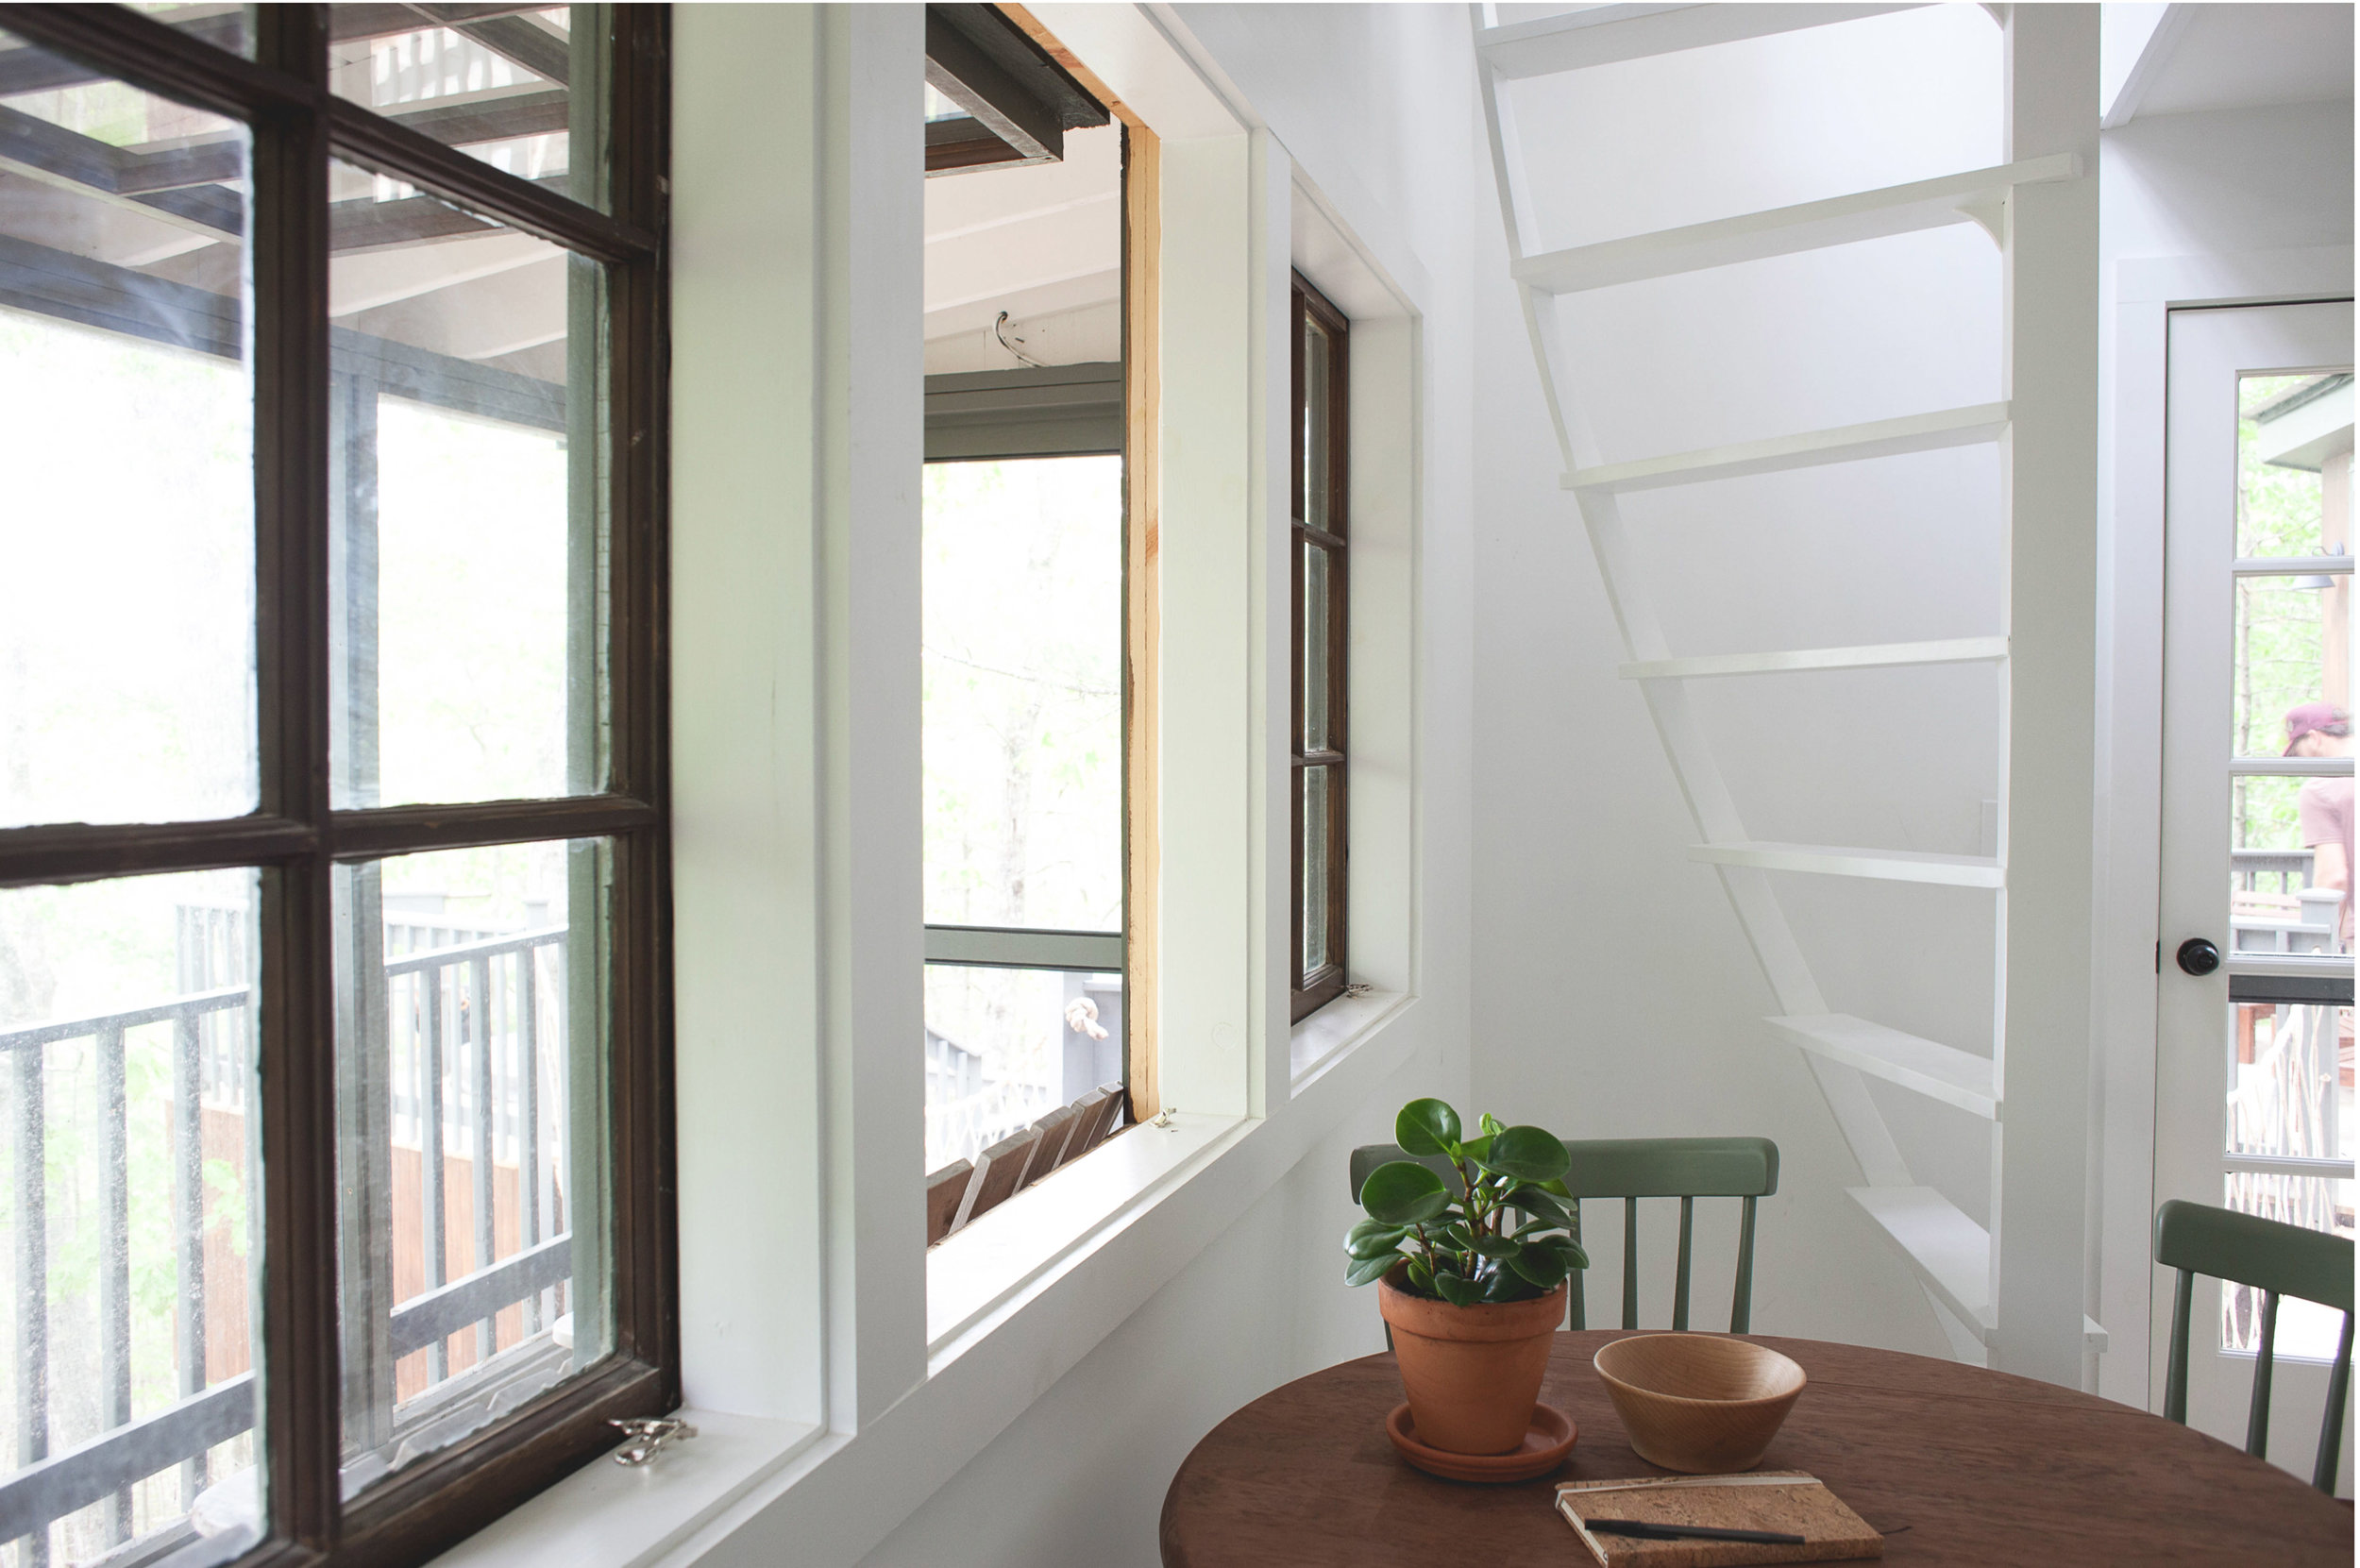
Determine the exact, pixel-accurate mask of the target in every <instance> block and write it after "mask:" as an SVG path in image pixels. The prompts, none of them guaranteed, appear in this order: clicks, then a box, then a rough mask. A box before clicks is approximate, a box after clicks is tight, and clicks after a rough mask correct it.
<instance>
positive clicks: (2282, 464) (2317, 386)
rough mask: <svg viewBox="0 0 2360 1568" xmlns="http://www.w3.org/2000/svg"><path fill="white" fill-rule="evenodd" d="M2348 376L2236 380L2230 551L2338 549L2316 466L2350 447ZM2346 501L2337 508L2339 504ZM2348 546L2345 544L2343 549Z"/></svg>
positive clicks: (2342, 536) (2263, 553)
mask: <svg viewBox="0 0 2360 1568" xmlns="http://www.w3.org/2000/svg"><path fill="white" fill-rule="evenodd" d="M2237 405H2238V406H2237V553H2238V554H2239V555H2240V556H2244V557H2249V558H2252V557H2269V556H2281V555H2329V554H2335V555H2340V554H2343V553H2345V551H2344V550H2339V549H2336V548H2335V546H2336V545H2337V544H2346V543H2347V541H2348V540H2349V538H2350V535H2349V534H2348V533H2346V532H2345V531H2344V530H2343V528H2342V527H2340V526H2336V525H2338V524H2340V523H2341V522H2342V519H2341V518H2337V519H2333V520H2331V519H2330V518H2329V517H2328V516H2327V500H2328V497H2327V493H2326V481H2325V478H2324V472H2323V470H2324V469H2325V468H2326V466H2327V464H2328V463H2329V461H2330V459H2331V458H2333V457H2334V456H2335V453H2336V452H2338V451H2342V452H2350V451H2351V450H2352V377H2351V375H2350V374H2349V373H2343V374H2337V375H2332V376H2248V377H2245V378H2244V379H2242V380H2240V381H2239V382H2238V385H2237ZM2349 505H2350V502H2349V500H2348V499H2347V500H2346V501H2345V502H2344V504H2343V506H2341V507H2338V508H2337V509H2336V510H2338V511H2343V510H2346V509H2347V508H2348V507H2349ZM2347 548H2349V546H2348V544H2347Z"/></svg>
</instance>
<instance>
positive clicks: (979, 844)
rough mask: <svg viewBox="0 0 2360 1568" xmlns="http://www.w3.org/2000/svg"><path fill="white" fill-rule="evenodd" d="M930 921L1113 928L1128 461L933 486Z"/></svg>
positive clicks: (928, 500)
mask: <svg viewBox="0 0 2360 1568" xmlns="http://www.w3.org/2000/svg"><path fill="white" fill-rule="evenodd" d="M924 529H925V536H924V550H925V566H924V574H925V577H924V598H925V611H924V623H923V632H922V634H923V638H924V671H925V697H924V704H925V705H924V719H923V724H924V729H923V734H924V746H925V769H926V771H925V785H926V818H925V821H926V826H925V834H926V850H925V855H926V919H928V920H931V921H935V922H937V923H941V924H950V925H1000V926H1034V927H1047V928H1053V929H1060V930H1068V931H1119V930H1121V925H1122V460H1121V458H1119V457H1067V458H1024V459H1010V460H1006V461H1002V462H990V463H936V464H928V465H927V467H926V477H925V521H924Z"/></svg>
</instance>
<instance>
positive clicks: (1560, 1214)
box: [1507, 1185, 1574, 1225]
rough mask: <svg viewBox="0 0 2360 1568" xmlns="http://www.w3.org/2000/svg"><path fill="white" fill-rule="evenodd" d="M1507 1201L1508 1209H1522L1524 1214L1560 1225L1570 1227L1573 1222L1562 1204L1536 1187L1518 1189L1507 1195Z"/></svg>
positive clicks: (1527, 1186) (1572, 1218) (1570, 1214)
mask: <svg viewBox="0 0 2360 1568" xmlns="http://www.w3.org/2000/svg"><path fill="white" fill-rule="evenodd" d="M1507 1201H1508V1206H1509V1207H1510V1208H1520V1209H1523V1210H1524V1211H1525V1212H1526V1214H1530V1215H1534V1216H1537V1217H1539V1218H1542V1219H1545V1220H1550V1221H1554V1222H1556V1223H1558V1224H1560V1225H1571V1224H1572V1223H1573V1222H1574V1217H1573V1214H1572V1213H1571V1212H1570V1211H1569V1210H1568V1209H1567V1208H1566V1207H1565V1206H1564V1205H1563V1204H1560V1203H1559V1202H1558V1201H1557V1200H1556V1199H1555V1198H1553V1197H1551V1196H1549V1194H1548V1193H1546V1192H1544V1191H1542V1189H1540V1188H1537V1187H1533V1186H1530V1185H1526V1186H1524V1187H1520V1188H1518V1189H1516V1190H1514V1191H1513V1192H1510V1193H1509V1195H1508V1200H1507Z"/></svg>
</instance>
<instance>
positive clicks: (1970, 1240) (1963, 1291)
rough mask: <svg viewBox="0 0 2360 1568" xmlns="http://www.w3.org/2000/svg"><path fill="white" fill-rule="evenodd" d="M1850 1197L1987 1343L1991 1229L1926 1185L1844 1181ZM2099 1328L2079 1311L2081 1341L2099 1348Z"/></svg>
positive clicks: (2102, 1335)
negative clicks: (1848, 1184) (1868, 1184)
mask: <svg viewBox="0 0 2360 1568" xmlns="http://www.w3.org/2000/svg"><path fill="white" fill-rule="evenodd" d="M1844 1190H1845V1191H1846V1192H1847V1193H1849V1194H1850V1195H1851V1198H1852V1201H1853V1202H1854V1203H1856V1204H1858V1205H1860V1206H1861V1207H1862V1208H1863V1210H1865V1211H1866V1212H1867V1215H1868V1217H1869V1218H1870V1219H1872V1220H1874V1221H1876V1222H1877V1224H1878V1227H1879V1228H1880V1229H1881V1230H1882V1231H1883V1232H1884V1233H1885V1235H1886V1236H1888V1237H1890V1238H1892V1239H1893V1243H1894V1245H1896V1246H1897V1247H1899V1248H1900V1249H1901V1256H1903V1257H1905V1258H1907V1259H1908V1260H1909V1264H1910V1267H1911V1268H1912V1269H1913V1270H1915V1271H1916V1273H1917V1277H1918V1278H1920V1279H1922V1280H1924V1281H1925V1282H1926V1288H1927V1289H1928V1290H1931V1291H1932V1292H1933V1293H1934V1295H1935V1296H1936V1297H1937V1298H1938V1299H1939V1300H1940V1301H1941V1302H1942V1305H1943V1306H1945V1307H1948V1308H1949V1309H1950V1310H1951V1312H1952V1313H1954V1314H1955V1315H1956V1316H1957V1317H1958V1319H1959V1321H1960V1322H1961V1323H1964V1324H1966V1325H1967V1326H1969V1327H1970V1328H1972V1329H1973V1330H1974V1331H1975V1334H1976V1337H1977V1338H1978V1339H1980V1340H1982V1341H1983V1343H1984V1344H1986V1345H1988V1344H1990V1343H1991V1341H1992V1335H1993V1329H1994V1325H1995V1323H1996V1320H1995V1319H1994V1317H1993V1315H1992V1310H1991V1233H1990V1232H1989V1231H1986V1230H1985V1229H1983V1227H1982V1226H1981V1225H1979V1224H1977V1223H1976V1222H1974V1221H1972V1220H1970V1219H1968V1218H1967V1217H1966V1215H1965V1214H1964V1212H1962V1211H1961V1210H1960V1208H1959V1206H1957V1205H1956V1204H1954V1203H1952V1202H1951V1201H1950V1200H1949V1199H1947V1198H1946V1197H1944V1196H1943V1195H1942V1194H1941V1193H1939V1192H1937V1191H1935V1190H1934V1189H1932V1188H1930V1187H1847V1188H1846V1189H1844ZM2106 1346H2107V1335H2106V1330H2105V1328H2104V1327H2103V1326H2102V1325H2101V1324H2099V1322H2098V1320H2097V1319H2095V1318H2093V1317H2091V1316H2090V1315H2089V1314H2087V1313H2086V1312H2085V1313H2083V1314H2082V1348H2083V1349H2084V1350H2089V1351H2096V1352H2099V1353H2100V1354H2102V1353H2103V1352H2104V1351H2105V1349H2106Z"/></svg>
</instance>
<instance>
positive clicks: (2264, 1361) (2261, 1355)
mask: <svg viewBox="0 0 2360 1568" xmlns="http://www.w3.org/2000/svg"><path fill="white" fill-rule="evenodd" d="M2277 1356H2278V1292H2277V1291H2275V1290H2265V1291H2263V1292H2262V1338H2261V1342H2260V1343H2259V1344H2257V1345H2255V1346H2254V1350H2253V1404H2252V1406H2251V1408H2249V1409H2248V1410H2247V1412H2246V1418H2245V1451H2246V1452H2247V1453H2249V1454H2250V1455H2252V1456H2253V1457H2254V1458H2257V1459H2258V1458H2261V1457H2262V1456H2263V1455H2264V1454H2266V1453H2267V1452H2268V1451H2269V1445H2270V1374H2272V1373H2274V1372H2276V1371H2277V1370H2278V1360H2277Z"/></svg>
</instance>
